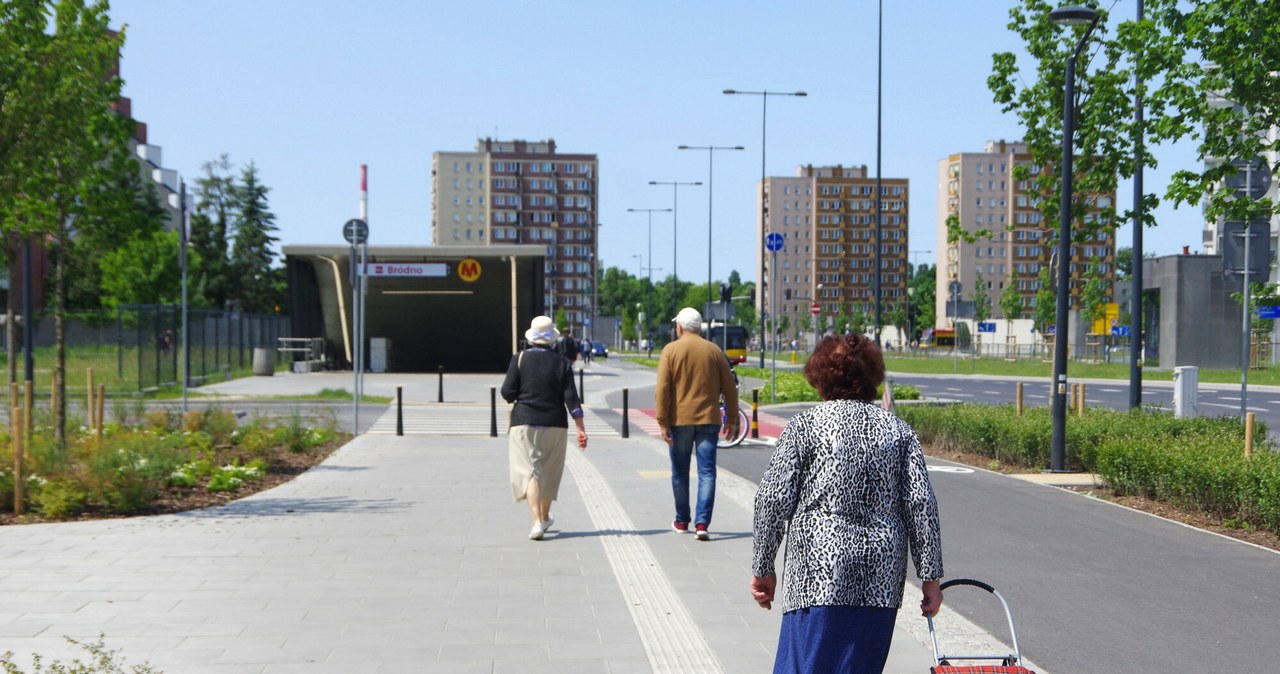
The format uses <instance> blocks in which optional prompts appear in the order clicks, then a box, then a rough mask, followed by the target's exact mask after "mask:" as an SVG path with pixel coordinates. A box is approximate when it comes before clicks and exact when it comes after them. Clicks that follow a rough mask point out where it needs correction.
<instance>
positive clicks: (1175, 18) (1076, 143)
mask: <svg viewBox="0 0 1280 674" xmlns="http://www.w3.org/2000/svg"><path fill="white" fill-rule="evenodd" d="M1086 4H1087V5H1089V6H1091V7H1095V8H1096V7H1097V5H1098V4H1099V3H1098V2H1097V0H1090V1H1089V2H1087V3H1086ZM1053 8H1054V5H1053V4H1051V3H1050V2H1047V1H1046V0H1019V1H1018V2H1017V3H1016V4H1015V5H1014V6H1013V7H1012V8H1011V9H1010V10H1009V19H1010V20H1009V24H1008V27H1009V29H1010V30H1011V31H1013V32H1014V33H1016V34H1017V35H1018V36H1019V37H1020V38H1021V40H1022V42H1023V44H1024V46H1025V48H1026V52H1027V53H1028V54H1029V56H1030V63H1029V64H1028V67H1027V68H1025V69H1024V68H1020V67H1019V65H1018V63H1017V58H1016V57H1015V55H1014V54H1013V53H1012V52H1005V53H999V54H996V55H994V57H993V61H994V63H993V71H992V75H991V77H990V78H988V86H989V87H990V88H991V91H992V92H993V94H994V98H995V101H996V102H997V103H998V104H1000V106H1001V108H1002V109H1003V110H1004V111H1005V112H1013V113H1015V115H1016V116H1017V117H1018V119H1019V122H1020V123H1021V125H1022V126H1023V127H1024V128H1025V129H1026V134H1025V140H1026V142H1027V145H1028V150H1029V151H1030V153H1031V154H1032V156H1033V157H1034V164H1035V165H1036V166H1035V167H1039V168H1041V170H1039V171H1036V170H1034V168H1035V167H1028V166H1025V165H1024V166H1019V167H1016V168H1015V171H1014V179H1015V180H1027V181H1030V183H1031V190H1030V191H1031V193H1032V194H1033V196H1036V197H1039V199H1040V202H1039V203H1040V204H1041V208H1042V211H1043V215H1044V218H1045V222H1046V226H1047V227H1049V228H1051V229H1053V230H1056V229H1057V226H1058V206H1057V204H1058V194H1059V187H1060V182H1061V181H1060V180H1059V177H1058V176H1057V175H1056V174H1055V173H1054V172H1053V171H1051V170H1047V169H1048V167H1051V166H1052V165H1054V164H1055V163H1057V162H1058V160H1059V158H1060V157H1061V156H1062V146H1063V139H1062V136H1061V134H1062V124H1061V119H1062V109H1063V91H1064V76H1065V73H1064V67H1063V64H1064V63H1065V62H1066V60H1067V57H1068V56H1069V55H1070V54H1071V53H1072V52H1073V51H1074V50H1075V48H1076V45H1077V42H1078V41H1079V39H1080V37H1081V36H1082V34H1083V31H1084V30H1085V28H1084V27H1076V28H1074V29H1065V30H1060V29H1058V28H1056V27H1055V26H1053V24H1052V23H1050V21H1049V18H1048V15H1049V11H1050V10H1052V9H1053ZM1277 25H1280V3H1276V2H1256V1H1254V0H1201V1H1199V2H1194V3H1186V2H1179V1H1178V0H1149V1H1148V2H1147V5H1146V15H1145V19H1144V20H1143V21H1141V22H1138V21H1137V20H1136V19H1130V20H1118V21H1113V20H1112V17H1109V16H1108V15H1107V12H1106V11H1102V19H1101V21H1100V22H1099V24H1098V27H1097V30H1096V31H1095V33H1094V35H1093V37H1092V38H1091V42H1090V44H1089V45H1087V48H1086V49H1084V50H1083V52H1082V55H1081V59H1080V63H1079V64H1078V67H1077V73H1078V75H1079V82H1078V86H1077V88H1076V92H1077V100H1076V101H1075V110H1076V119H1077V124H1076V137H1075V138H1074V139H1072V141H1073V142H1072V144H1071V147H1072V148H1073V150H1074V152H1073V155H1074V156H1075V157H1077V160H1076V161H1077V164H1076V176H1075V183H1076V191H1075V194H1074V196H1075V198H1074V203H1072V204H1071V215H1072V220H1073V222H1072V226H1073V232H1074V233H1075V236H1076V237H1078V238H1082V237H1084V236H1087V235H1089V234H1090V233H1092V232H1093V231H1094V230H1096V229H1098V228H1102V227H1111V226H1113V225H1114V224H1115V217H1114V216H1115V215H1116V214H1115V212H1114V208H1113V207H1112V206H1110V205H1107V204H1103V203H1099V202H1096V201H1094V199H1095V198H1096V196H1097V195H1103V194H1110V193H1112V192H1114V190H1115V187H1116V183H1117V180H1118V178H1121V177H1130V176H1132V175H1133V174H1134V171H1135V169H1136V168H1137V167H1136V165H1135V162H1134V157H1135V156H1141V157H1142V159H1143V164H1144V165H1145V166H1154V164H1155V160H1154V158H1153V157H1152V156H1151V154H1150V153H1147V152H1143V153H1138V152H1136V150H1137V149H1139V148H1146V147H1152V146H1154V145H1157V144H1159V143H1163V142H1168V141H1174V140H1179V139H1185V138H1197V139H1198V141H1199V150H1200V154H1201V156H1203V157H1225V158H1241V157H1244V158H1249V157H1257V156H1260V155H1262V153H1263V152H1264V151H1266V150H1270V151H1273V152H1274V151H1275V150H1277V149H1280V139H1277V138H1275V137H1274V136H1272V135H1269V134H1268V133H1267V132H1268V129H1270V128H1272V127H1274V126H1276V125H1277V124H1280V105H1277V104H1276V101H1278V100H1280V76H1278V75H1277V70H1276V67H1275V64H1276V63H1280V40H1277V39H1276V37H1275V26H1277ZM1136 55H1141V58H1135V56H1136ZM1135 73H1136V74H1139V75H1141V79H1142V81H1143V82H1144V83H1146V84H1144V85H1143V87H1142V90H1141V91H1137V90H1135V85H1134V81H1135V77H1134V75H1135ZM1135 94H1141V95H1142V99H1143V100H1144V101H1145V106H1144V107H1145V110H1146V116H1145V121H1144V123H1142V124H1141V125H1137V124H1136V123H1135V122H1134V114H1133V108H1134V105H1133V102H1134V100H1135V98H1136V97H1135ZM1234 171H1235V169H1234V168H1233V167H1232V166H1231V165H1230V164H1229V162H1221V163H1216V162H1207V163H1206V164H1205V165H1204V166H1203V168H1200V169H1198V170H1196V169H1184V170H1181V171H1177V172H1176V173H1175V174H1174V175H1173V177H1172V179H1171V180H1170V181H1169V183H1168V186H1167V188H1166V190H1165V198H1167V199H1170V200H1172V201H1173V202H1174V204H1175V205H1180V204H1198V203H1200V202H1201V201H1202V200H1204V201H1205V204H1204V212H1205V215H1206V217H1207V218H1208V219H1209V220H1214V219H1216V218H1219V217H1224V218H1226V219H1230V220H1242V221H1251V220H1253V219H1255V218H1257V217H1262V216H1269V215H1270V214H1271V213H1272V212H1273V211H1274V204H1273V203H1272V202H1271V201H1270V200H1267V199H1262V200H1257V201H1253V200H1249V199H1237V198H1236V195H1235V194H1234V193H1233V191H1232V190H1220V189H1214V188H1215V187H1216V186H1217V185H1218V184H1219V183H1220V181H1221V180H1222V179H1223V178H1224V177H1225V176H1227V175H1228V174H1230V173H1233V172H1234ZM1141 203H1142V206H1143V211H1144V212H1143V216H1142V223H1141V224H1142V225H1143V226H1150V225H1152V224H1154V219H1153V218H1152V216H1151V213H1152V212H1153V210H1154V207H1155V206H1156V205H1157V203H1158V198H1157V197H1156V196H1155V195H1153V194H1146V195H1143V196H1142V198H1141ZM1086 207H1098V208H1099V210H1100V211H1101V217H1099V218H1097V219H1092V218H1086V217H1085V214H1086V211H1087V208H1086ZM1122 216H1123V218H1124V219H1126V220H1129V221H1133V220H1134V219H1135V214H1134V213H1133V212H1126V213H1124V214H1122Z"/></svg>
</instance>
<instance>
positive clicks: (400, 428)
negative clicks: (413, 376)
mask: <svg viewBox="0 0 1280 674" xmlns="http://www.w3.org/2000/svg"><path fill="white" fill-rule="evenodd" d="M403 394H404V387H403V386H397V387H396V435H404V396H403Z"/></svg>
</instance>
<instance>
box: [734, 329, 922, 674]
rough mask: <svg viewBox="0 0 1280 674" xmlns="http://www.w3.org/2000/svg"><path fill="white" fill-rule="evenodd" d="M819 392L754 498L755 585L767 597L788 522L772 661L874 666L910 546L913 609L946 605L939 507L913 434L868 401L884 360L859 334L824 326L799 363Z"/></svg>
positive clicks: (885, 649)
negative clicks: (915, 591)
mask: <svg viewBox="0 0 1280 674" xmlns="http://www.w3.org/2000/svg"><path fill="white" fill-rule="evenodd" d="M804 372H805V378H806V379H808V380H809V383H810V384H812V385H813V386H814V388H816V389H818V393H819V394H820V395H821V396H822V398H823V400H825V401H826V402H824V403H823V404H821V405H818V406H816V407H814V408H812V409H810V410H808V411H806V412H803V413H801V414H798V415H796V416H795V417H794V418H793V419H792V420H791V421H790V422H789V423H788V424H787V427H786V429H785V430H783V432H782V436H781V437H780V438H778V444H777V448H776V449H775V451H774V454H773V458H772V459H771V460H770V462H769V467H768V469H767V470H765V473H764V477H763V478H762V479H761V480H760V490H759V492H758V493H757V494H756V502H755V550H754V559H753V561H752V567H753V568H752V573H753V574H754V575H753V577H752V579H751V591H752V595H753V596H754V597H755V600H756V602H757V603H759V604H760V606H762V607H763V608H766V609H768V608H770V607H771V606H772V603H773V598H774V590H775V588H776V586H777V577H776V575H775V574H774V560H775V557H776V556H777V551H778V547H779V545H780V544H781V542H782V537H783V530H784V526H785V525H786V524H787V523H788V522H789V523H790V527H789V531H788V532H787V551H786V563H785V572H784V577H783V593H782V609H783V611H784V612H785V613H784V615H783V617H782V633H781V636H780V637H779V640H778V655H777V658H776V659H775V662H774V672H775V674H776V673H778V672H856V673H859V674H861V673H864V672H868V673H878V672H881V671H882V670H883V669H884V663H885V660H886V659H887V658H888V655H889V643H890V640H891V639H892V637H893V624H894V618H895V616H896V614H897V609H898V607H899V606H901V604H902V591H903V585H904V583H905V582H906V573H907V552H908V548H909V549H910V552H911V557H912V561H913V562H914V563H915V567H916V575H917V576H919V578H920V579H921V580H922V581H923V583H922V588H923V594H924V598H923V600H922V601H921V602H920V608H921V611H922V612H923V613H925V614H926V615H933V614H934V613H936V612H937V610H938V609H939V608H940V607H941V605H942V592H941V591H940V590H939V589H938V579H939V578H941V577H942V546H941V536H940V533H939V528H938V508H937V502H936V500H935V499H934V495H933V487H932V486H931V485H930V484H929V476H928V474H927V473H926V472H925V462H924V456H923V454H922V453H921V451H920V442H919V440H917V439H916V435H915V433H914V432H913V431H912V430H911V428H910V427H908V426H907V424H906V423H905V422H903V421H902V420H901V419H899V418H898V417H897V416H896V415H894V414H893V413H891V412H888V411H886V410H884V409H881V408H880V407H879V406H877V405H876V404H875V403H874V402H873V401H874V400H875V398H876V387H877V386H879V385H880V383H881V382H883V381H884V359H883V358H882V356H881V354H880V349H879V348H878V347H877V346H876V345H875V343H874V342H872V341H871V340H869V339H867V338H866V337H864V336H862V335H840V336H832V337H826V338H824V339H823V340H822V341H821V342H819V343H818V346H817V348H816V349H814V352H813V356H812V357H810V359H809V362H808V363H807V364H806V365H805V368H804Z"/></svg>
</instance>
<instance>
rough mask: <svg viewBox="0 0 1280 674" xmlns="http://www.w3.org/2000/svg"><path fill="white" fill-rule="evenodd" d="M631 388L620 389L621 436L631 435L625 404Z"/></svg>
mask: <svg viewBox="0 0 1280 674" xmlns="http://www.w3.org/2000/svg"><path fill="white" fill-rule="evenodd" d="M630 394H631V389H625V388H624V389H622V437H624V438H629V437H631V425H630V424H629V423H627V405H628V404H629V402H628V401H629V399H630Z"/></svg>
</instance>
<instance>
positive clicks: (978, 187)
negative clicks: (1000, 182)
mask: <svg viewBox="0 0 1280 674" xmlns="http://www.w3.org/2000/svg"><path fill="white" fill-rule="evenodd" d="M973 186H974V187H975V188H976V189H977V190H978V191H979V192H981V191H982V181H981V180H979V181H976V182H975V183H974V184H973Z"/></svg>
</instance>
